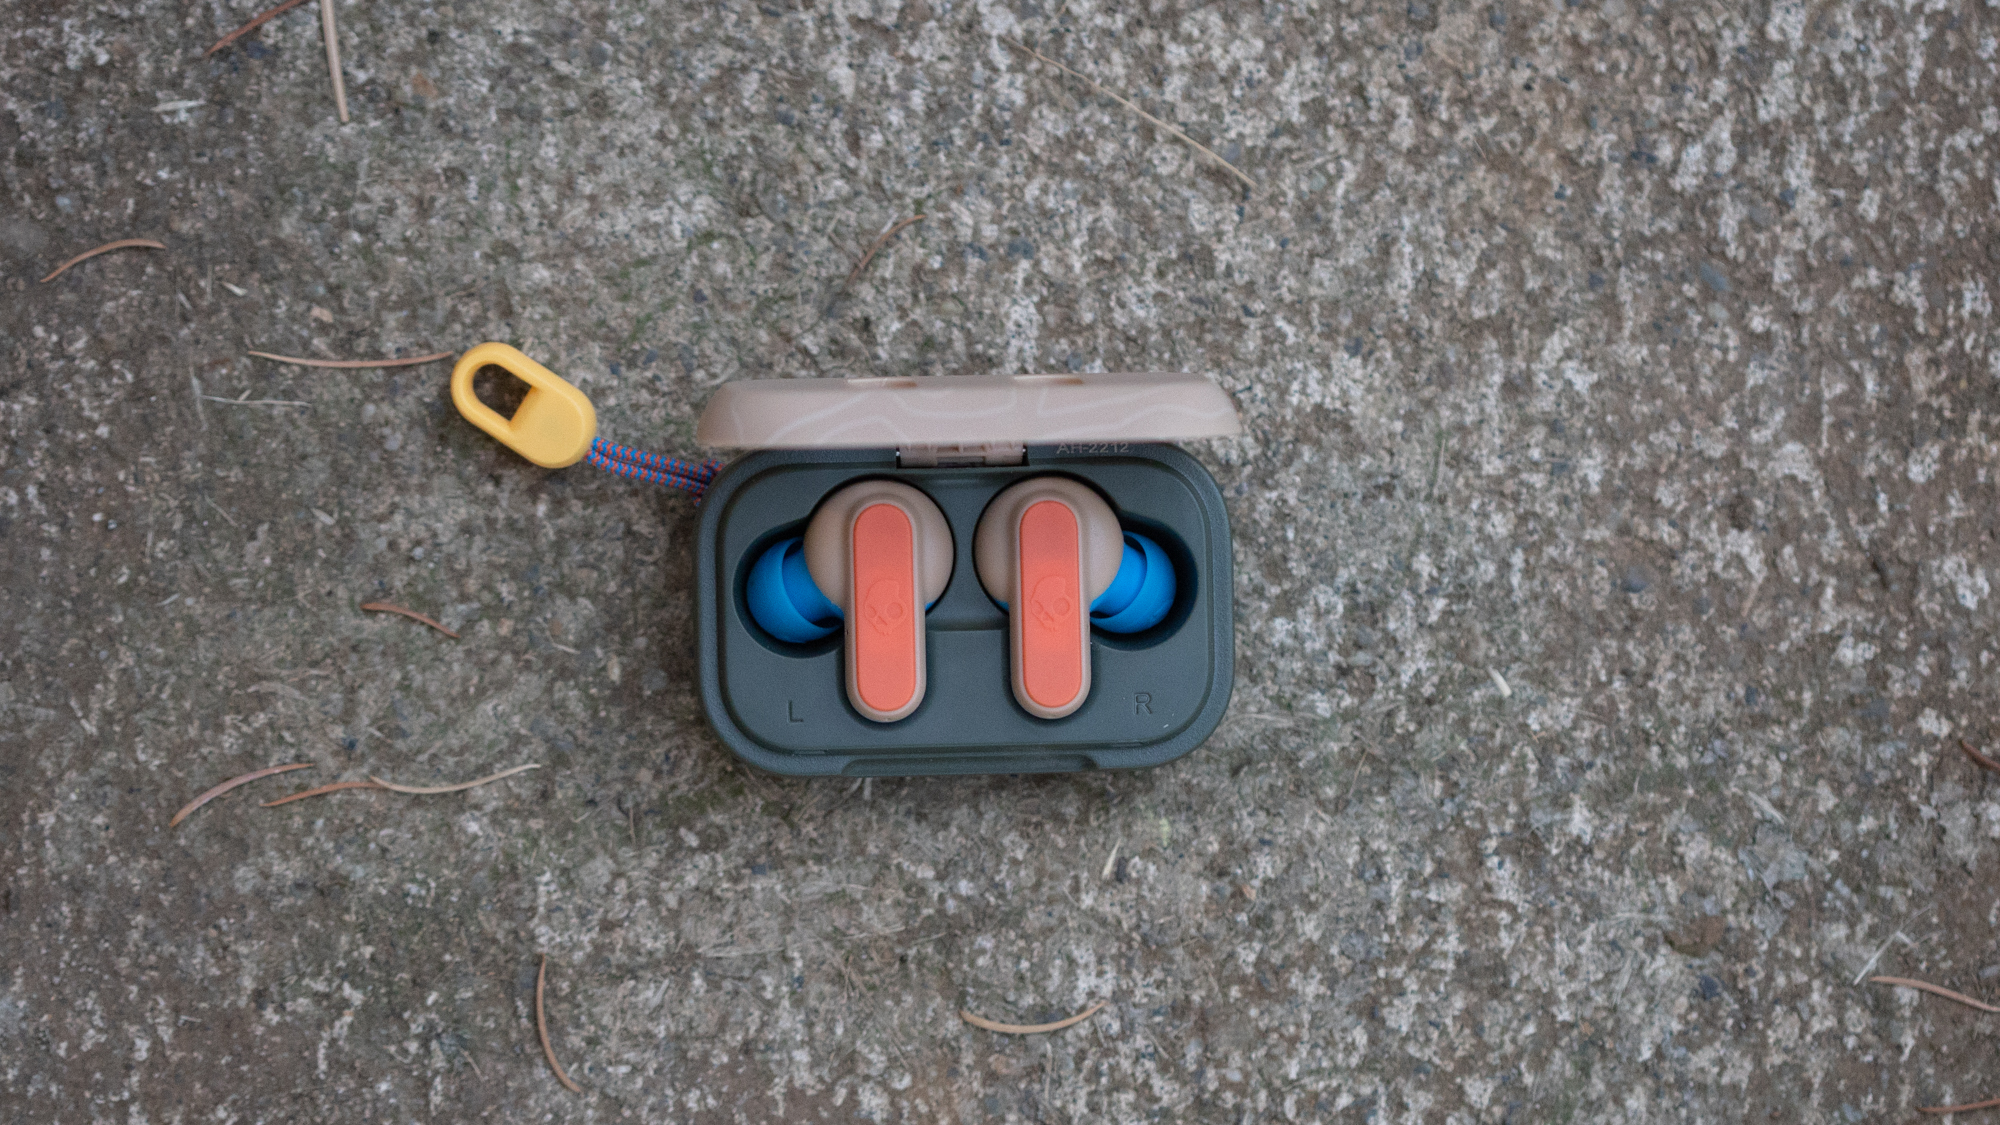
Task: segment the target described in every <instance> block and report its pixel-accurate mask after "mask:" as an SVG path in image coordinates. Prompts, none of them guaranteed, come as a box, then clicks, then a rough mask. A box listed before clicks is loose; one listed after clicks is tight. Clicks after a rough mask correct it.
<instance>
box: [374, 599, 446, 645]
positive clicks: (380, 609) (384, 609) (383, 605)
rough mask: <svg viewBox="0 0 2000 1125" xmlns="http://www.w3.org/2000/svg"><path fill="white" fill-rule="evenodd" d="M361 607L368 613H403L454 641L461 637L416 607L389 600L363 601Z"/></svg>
mask: <svg viewBox="0 0 2000 1125" xmlns="http://www.w3.org/2000/svg"><path fill="white" fill-rule="evenodd" d="M361 608H362V609H363V610H364V611H366V612H368V613H395V614H401V615H402V616H404V617H407V618H409V619H410V620H412V621H421V622H423V623H424V624H426V625H428V626H430V627H431V628H433V629H436V630H437V631H438V632H440V633H443V634H444V635H445V636H447V637H450V638H451V639H452V640H454V641H455V640H458V639H459V638H458V634H457V633H454V632H452V631H451V630H450V629H447V628H445V627H444V626H443V625H440V624H438V623H437V622H435V621H433V620H431V619H430V618H428V617H425V616H424V615H423V614H421V613H418V612H417V611H416V610H414V609H404V608H403V607H402V606H399V605H390V604H389V603H388V602H362V603H361Z"/></svg>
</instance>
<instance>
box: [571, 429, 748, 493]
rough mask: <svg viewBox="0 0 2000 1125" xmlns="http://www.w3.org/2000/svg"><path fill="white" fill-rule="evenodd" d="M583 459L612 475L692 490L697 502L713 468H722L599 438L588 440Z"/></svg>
mask: <svg viewBox="0 0 2000 1125" xmlns="http://www.w3.org/2000/svg"><path fill="white" fill-rule="evenodd" d="M584 460H586V461H589V462H590V463H591V464H592V465H595V466H597V467H598V468H600V469H603V470H604V471H605V472H607V473H610V474H612V475H613V476H619V477H624V478H625V479H627V480H642V481H645V482H647V483H648V484H663V485H666V486H667V487H668V488H678V489H681V490H682V491H685V492H692V493H693V494H694V498H695V503H697V504H699V503H701V496H702V493H704V492H707V491H708V482H709V481H711V480H713V479H715V474H716V471H717V470H719V469H721V468H722V462H720V461H701V462H695V461H683V460H681V459H680V458H678V457H662V456H660V455H659V454H657V453H647V452H645V451H644V450H639V449H633V448H631V447H630V446H624V445H619V444H617V443H615V442H609V441H605V440H604V439H603V438H592V439H591V442H590V452H589V453H586V454H584Z"/></svg>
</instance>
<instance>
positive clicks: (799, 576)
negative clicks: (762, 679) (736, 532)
mask: <svg viewBox="0 0 2000 1125" xmlns="http://www.w3.org/2000/svg"><path fill="white" fill-rule="evenodd" d="M951 558H952V546H951V527H950V525H949V524H947V523H946V522H945V518H944V513H942V512H940V511H938V507H937V505H936V504H934V503H932V502H931V499H930V497H928V496H925V495H924V494H923V493H921V492H918V491H917V490H916V489H914V488H911V487H910V486H909V485H906V484H898V483H896V482H895V481H886V480H869V481H862V482H860V483H859V484H852V485H849V486H847V487H846V488H843V489H841V490H840V491H838V492H836V493H834V494H833V495H831V496H829V497H827V498H826V500H824V501H823V502H821V504H820V506H819V509H818V510H817V511H815V512H814V513H813V517H812V521H811V522H810V523H808V524H807V525H806V534H805V537H804V538H803V539H787V540H784V541H783V542H780V543H776V544H773V545H772V546H771V547H770V548H768V549H766V550H765V552H764V554H763V555H762V556H761V557H760V558H758V560H757V561H756V563H754V564H753V565H752V566H751V568H750V579H749V582H748V586H747V589H746V590H745V591H744V594H745V600H746V601H747V602H748V603H749V608H750V616H751V617H752V618H753V619H755V620H756V622H757V624H758V625H760V626H762V627H763V628H764V630H765V631H766V632H768V633H770V634H771V635H772V636H774V637H776V638H778V639H779V640H782V641H791V642H793V643H803V642H806V641H814V640H818V639H819V638H821V637H824V636H827V635H828V634H830V633H832V632H833V631H834V630H835V629H837V628H839V627H840V624H841V623H842V622H843V621H844V622H845V623H846V627H847V636H846V661H845V662H846V666H847V699H848V702H850V703H852V704H853V705H854V709H855V710H856V711H859V712H860V713H861V714H862V715H863V716H865V717H866V718H869V719H872V720H874V721H876V722H878V723H891V722H895V721H896V720H897V719H900V718H903V717H904V716H906V715H908V714H909V713H910V712H912V711H914V710H916V709H917V704H919V703H922V702H923V698H924V687H925V676H926V673H925V656H924V611H925V610H926V609H928V608H929V607H930V605H931V603H933V602H935V601H937V599H938V596H939V595H941V594H943V593H944V588H945V584H946V583H948V582H949V581H950V580H951ZM829 595H831V596H829Z"/></svg>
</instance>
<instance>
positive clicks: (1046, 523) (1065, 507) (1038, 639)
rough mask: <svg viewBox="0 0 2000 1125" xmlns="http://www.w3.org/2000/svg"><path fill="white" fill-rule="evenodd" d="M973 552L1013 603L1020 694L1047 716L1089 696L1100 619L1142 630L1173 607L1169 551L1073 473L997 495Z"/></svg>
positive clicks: (990, 590)
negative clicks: (1121, 521)
mask: <svg viewBox="0 0 2000 1125" xmlns="http://www.w3.org/2000/svg"><path fill="white" fill-rule="evenodd" d="M972 557H973V563H974V566H975V567H976V568H977V570H978V571H979V583H980V585H981V586H984V587H985V589H986V594H987V596H988V597H990V598H992V599H993V600H994V601H996V602H998V603H1000V604H1001V605H1002V606H1004V607H1005V608H1006V609H1007V619H1008V630H1007V631H1008V638H1007V639H1008V663H1009V665H1010V668H1011V672H1012V678H1013V683H1014V699H1015V700H1016V701H1017V702H1018V703H1020V705H1021V706H1022V708H1024V709H1025V710H1027V711H1028V713H1029V714H1032V715H1037V716H1039V717H1041V718H1044V719H1060V718H1062V717H1063V716H1064V715H1067V714H1070V713H1071V712H1073V711H1075V710H1076V709H1077V708H1078V707H1081V706H1083V701H1084V700H1085V699H1086V698H1088V697H1089V695H1090V628H1091V625H1093V624H1095V625H1097V626H1098V627H1099V628H1102V629H1106V630H1108V631H1111V632H1116V633H1133V632H1138V631H1139V630H1142V629H1147V628H1151V627H1152V626H1153V625H1156V624H1158V623H1159V622H1160V620H1161V619H1163V618H1164V617H1165V616H1166V614H1167V610H1168V609H1169V608H1170V607H1171V606H1172V605H1173V599H1174V570H1173V564H1172V563H1171V562H1170V561H1169V560H1168V559H1167V556H1166V552H1165V551H1162V550H1161V549H1160V547H1159V546H1158V545H1157V544H1155V543H1154V542H1152V541H1151V540H1149V539H1147V538H1146V537H1144V536H1141V535H1135V534H1133V533H1131V532H1125V531H1121V529H1120V528H1119V526H1118V517H1117V516H1116V515H1115V514H1114V513H1113V512H1112V511H1111V506H1110V505H1109V504H1106V503H1105V502H1104V500H1103V498H1102V497H1100V496H1098V494H1097V493H1096V492H1094V491H1092V490H1091V489H1090V487H1089V486H1088V485H1085V484H1082V483H1080V482H1078V481H1074V480H1070V479H1069V478H1067V477H1031V478H1029V479H1027V480H1024V481H1022V482H1020V483H1019V484H1016V485H1013V486H1011V487H1009V488H1007V489H1006V490H1005V491H1003V492H1001V493H1000V495H998V496H996V497H994V498H993V502H992V503H991V504H989V505H987V507H986V511H985V513H984V514H982V515H981V516H980V517H979V526H978V528H977V529H976V530H975V531H974V532H973V540H972ZM1086 607H1087V608H1086Z"/></svg>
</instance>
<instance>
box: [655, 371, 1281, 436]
mask: <svg viewBox="0 0 2000 1125" xmlns="http://www.w3.org/2000/svg"><path fill="white" fill-rule="evenodd" d="M1242 429H1243V427H1242V424H1241V423H1240V422H1239V421H1238V420H1237V418H1236V406H1235V404H1234V403H1232V402H1231V401H1230V400H1229V396H1228V395H1227V394H1225V393H1224V392H1223V390H1222V388H1221V387H1218V386H1216V385H1215V384H1214V383H1211V382H1209V381H1208V380H1207V379H1205V378H1203V377H1202V376H1200V375H1175V374H1153V373H1146V374H1083V375H926V376H921V377H917V378H894V379H879V378H878V379H745V380H740V381H738V382H734V383H724V384H723V385H722V386H720V387H718V388H716V391H715V395H714V397H713V398H711V399H709V401H708V407H707V409H705V410H703V411H702V413H701V422H700V424H699V425H698V426H697V427H696V428H695V441H697V442H699V443H700V444H702V445H713V446H724V447H729V448H737V449H876V448H883V447H888V446H897V447H903V446H936V445H972V444H978V443H1015V444H1029V443H1034V444H1046V443H1049V442H1058V441H1187V440H1190V439H1193V438H1206V437H1228V436H1230V435H1233V434H1238V433H1241V432H1242Z"/></svg>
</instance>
